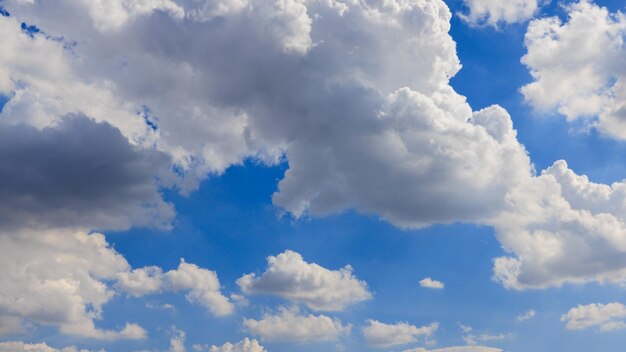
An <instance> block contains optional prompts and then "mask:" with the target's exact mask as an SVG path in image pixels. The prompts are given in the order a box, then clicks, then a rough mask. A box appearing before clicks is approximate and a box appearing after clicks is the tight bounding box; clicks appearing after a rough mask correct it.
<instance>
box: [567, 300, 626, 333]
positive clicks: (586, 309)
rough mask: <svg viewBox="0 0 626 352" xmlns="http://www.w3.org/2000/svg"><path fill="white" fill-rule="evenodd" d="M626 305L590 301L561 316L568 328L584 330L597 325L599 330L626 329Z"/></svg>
mask: <svg viewBox="0 0 626 352" xmlns="http://www.w3.org/2000/svg"><path fill="white" fill-rule="evenodd" d="M625 318H626V306H624V305H623V304H621V303H617V302H613V303H608V304H601V303H592V304H588V305H579V306H577V307H575V308H572V309H570V310H569V311H568V312H567V313H566V314H564V315H563V316H562V317H561V321H562V322H566V325H565V327H566V328H567V329H568V330H584V329H588V328H591V327H598V328H599V329H600V331H602V332H607V331H612V330H621V329H626V322H625V321H624V319H625Z"/></svg>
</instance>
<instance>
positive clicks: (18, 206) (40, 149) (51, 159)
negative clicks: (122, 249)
mask: <svg viewBox="0 0 626 352" xmlns="http://www.w3.org/2000/svg"><path fill="white" fill-rule="evenodd" d="M0 160H2V163H0V180H2V182H0V199H2V200H3V201H2V203H1V204H0V226H3V227H13V226H52V227H64V226H72V227H76V226H83V227H92V228H93V227H95V228H109V229H123V228H128V227H130V226H131V225H152V226H158V227H167V226H168V225H169V223H170V221H171V220H172V217H173V215H174V210H173V207H172V206H171V205H170V204H169V203H166V202H165V201H163V200H162V198H161V195H160V194H159V192H158V188H157V187H158V185H157V179H156V176H157V175H158V174H159V173H161V172H162V170H163V169H165V170H167V165H168V158H167V157H166V156H165V155H164V154H162V153H158V152H153V151H142V150H140V149H138V148H136V147H134V146H133V145H131V144H130V143H129V142H128V140H127V139H126V138H125V137H124V136H122V135H121V133H120V132H119V130H118V129H116V128H115V127H113V126H111V125H109V124H107V123H96V122H94V121H93V120H90V119H88V118H86V117H84V116H70V117H66V118H64V119H62V120H61V121H60V122H59V123H58V125H56V126H52V127H46V128H44V129H37V128H35V127H32V126H28V125H23V124H18V125H12V126H7V125H2V126H0Z"/></svg>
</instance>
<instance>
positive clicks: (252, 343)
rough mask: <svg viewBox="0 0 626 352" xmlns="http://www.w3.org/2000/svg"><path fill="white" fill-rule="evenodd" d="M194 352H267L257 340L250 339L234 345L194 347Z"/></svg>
mask: <svg viewBox="0 0 626 352" xmlns="http://www.w3.org/2000/svg"><path fill="white" fill-rule="evenodd" d="M193 350H194V351H198V352H200V351H208V352H267V350H266V349H265V348H263V346H261V345H260V344H259V342H258V341H257V340H254V339H252V340H250V339H249V338H247V337H246V338H244V339H243V340H241V341H239V342H237V343H235V344H232V343H230V342H226V343H225V344H223V345H221V346H215V345H213V346H211V347H209V346H201V345H194V347H193Z"/></svg>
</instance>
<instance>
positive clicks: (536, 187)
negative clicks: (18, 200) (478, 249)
mask: <svg viewBox="0 0 626 352" xmlns="http://www.w3.org/2000/svg"><path fill="white" fill-rule="evenodd" d="M494 3H495V2H494ZM501 3H504V2H501ZM513 3H514V2H509V3H507V4H513ZM3 4H5V6H6V8H7V9H8V10H9V12H10V13H11V16H8V17H5V16H2V17H0V33H2V38H3V48H5V49H6V50H3V51H2V52H1V53H0V91H1V92H2V93H3V94H4V95H6V96H9V97H10V100H9V101H8V102H7V104H6V105H5V106H4V108H3V110H2V113H1V116H0V117H2V118H1V119H0V121H2V123H3V124H7V125H14V124H17V123H28V124H31V125H33V126H34V127H35V128H37V129H39V130H44V129H45V128H46V127H51V126H55V125H56V124H57V123H58V122H59V120H60V119H62V117H63V116H66V115H67V114H68V113H71V112H77V111H79V112H83V113H84V114H86V115H88V116H90V117H92V118H93V119H95V120H96V121H99V122H107V123H109V124H110V125H112V126H114V127H116V128H118V129H119V131H120V133H121V134H122V135H123V136H124V137H125V138H126V139H127V140H128V142H129V143H130V144H131V145H133V146H134V147H137V148H140V149H141V150H144V151H145V150H150V151H151V152H154V153H163V154H165V155H167V157H168V158H169V161H168V163H170V165H169V166H171V167H172V168H173V169H174V170H175V171H176V172H175V173H176V175H177V177H173V176H172V177H171V179H168V180H167V182H164V183H165V184H167V185H174V184H175V186H176V187H179V188H180V189H181V190H183V191H190V190H192V189H193V188H194V187H195V186H196V185H197V184H198V182H199V181H200V180H202V179H203V178H204V177H206V176H207V175H210V174H216V173H220V172H223V171H224V170H226V169H227V168H228V167H229V166H231V165H233V164H238V163H241V162H242V161H243V160H245V159H246V158H255V159H259V160H262V161H264V162H266V163H268V164H272V163H275V162H279V161H280V160H287V162H288V170H287V171H286V173H285V175H284V177H283V178H282V180H280V182H279V185H278V191H277V192H276V193H275V194H274V195H273V198H272V199H273V202H274V204H275V205H277V206H278V207H281V208H282V209H284V210H285V211H287V212H289V213H291V214H293V215H294V216H296V217H298V216H323V215H326V214H330V213H336V212H339V211H342V210H345V209H355V210H357V211H359V212H361V213H365V214H376V215H378V216H380V217H381V218H383V219H385V220H387V221H389V222H391V223H393V224H394V225H396V226H399V227H403V228H418V227H422V226H428V225H430V224H433V223H452V222H458V221H462V222H472V223H478V224H487V225H492V226H495V228H496V231H497V234H498V239H499V240H500V241H501V243H502V245H503V248H504V249H505V250H506V251H508V252H509V253H510V255H507V256H506V257H503V258H498V259H497V260H496V261H495V264H494V278H496V280H498V281H499V282H501V283H502V284H504V285H505V286H506V287H510V288H516V289H524V288H530V287H535V288H541V287H547V286H551V285H560V284H562V283H565V282H587V281H611V282H617V281H623V280H624V278H626V276H625V275H624V273H625V272H626V263H625V262H624V261H623V259H622V258H623V255H620V254H622V247H621V243H620V237H619V236H618V234H619V233H620V231H622V228H623V227H624V223H623V221H622V218H621V215H620V214H618V213H602V212H597V211H596V210H595V208H591V209H588V208H587V205H584V204H583V205H581V204H578V203H576V202H577V200H576V199H577V198H576V197H575V196H573V195H572V193H571V192H569V191H567V192H566V191H564V190H563V189H564V188H563V184H564V183H563V182H565V181H563V180H561V179H559V178H558V177H556V176H554V175H552V174H550V173H549V172H548V173H542V174H540V175H539V176H536V175H535V172H534V170H533V167H532V164H531V162H530V160H529V157H528V155H527V153H526V151H525V149H524V147H523V146H522V145H521V144H520V143H519V142H518V141H517V138H516V132H515V130H514V129H513V126H512V122H511V118H510V116H509V115H508V113H507V112H506V111H505V110H504V109H502V108H500V107H498V106H491V107H487V108H485V109H483V110H480V111H473V110H472V108H471V107H470V106H469V104H467V102H466V100H465V97H463V96H461V95H459V94H457V93H456V92H455V91H454V90H453V88H452V87H451V86H450V85H449V79H450V78H451V77H452V76H454V75H455V74H456V73H457V72H458V70H459V69H460V63H459V60H458V57H457V55H456V49H455V43H454V41H453V40H452V38H451V36H450V35H449V33H448V32H449V29H450V19H451V16H452V15H451V13H450V11H449V9H448V8H447V6H446V5H445V3H444V2H443V1H441V0H412V1H399V0H391V1H385V2H373V3H371V4H370V3H365V2H339V1H316V0H306V1H305V0H294V1H238V0H231V1H219V2H210V3H207V2H197V1H182V0H181V1H178V2H175V3H174V2H173V1H169V0H158V1H157V0H150V1H148V0H146V1H143V2H141V3H135V2H133V4H131V2H128V1H122V0H117V1H114V2H112V3H111V5H110V6H103V7H101V8H98V10H99V11H100V12H99V13H98V15H97V16H95V15H93V14H92V12H91V11H92V10H91V9H90V6H91V5H85V4H86V2H84V1H69V0H63V1H57V2H55V3H54V4H51V3H48V2H32V3H29V2H23V1H5V2H3ZM134 6H139V7H134ZM507 6H509V5H507ZM494 8H495V7H494ZM521 8H523V9H526V8H527V7H524V6H521ZM490 9H491V7H490ZM569 9H570V10H569V11H570V14H571V16H570V19H569V20H568V22H567V23H566V24H562V23H559V22H558V20H556V19H544V20H539V21H536V22H533V24H532V25H531V26H530V27H529V31H528V35H527V38H526V42H527V46H528V48H529V52H528V54H527V55H526V57H525V58H524V62H525V63H526V64H527V65H528V66H529V67H531V71H532V74H533V76H534V77H535V82H533V83H531V84H530V85H528V86H526V87H525V88H523V92H524V94H525V96H526V98H527V99H529V101H539V102H541V104H537V103H536V104H535V105H542V106H553V105H555V104H557V105H559V104H560V105H562V106H563V108H562V109H561V110H562V111H563V112H564V113H565V114H568V113H569V112H570V111H571V112H572V114H574V115H580V113H581V112H582V113H585V114H587V113H598V111H599V112H600V114H601V117H600V122H599V126H607V127H606V128H605V127H601V128H605V129H606V130H610V131H624V130H626V129H624V128H614V127H611V128H609V126H610V125H608V124H607V122H602V121H609V120H611V119H607V118H604V117H602V116H621V115H620V112H621V110H622V109H621V108H620V106H621V105H620V104H621V103H620V102H621V101H622V100H623V99H622V95H623V94H622V90H623V89H622V88H623V86H624V84H622V83H621V81H622V79H621V78H620V77H621V76H623V75H622V72H623V68H622V66H620V65H619V63H621V62H622V61H623V60H621V59H620V58H621V57H622V56H623V48H622V47H621V44H620V45H618V44H619V43H621V41H620V40H621V37H622V36H623V23H624V20H623V15H621V14H614V15H609V14H608V12H607V11H606V10H604V9H601V8H599V7H597V6H595V5H592V4H591V3H589V2H586V1H582V2H580V3H576V4H574V5H571V6H570V7H569ZM494 11H495V10H494ZM496 12H497V11H496ZM67 13H73V14H76V15H75V16H66V14H67ZM501 13H502V14H506V15H500V16H496V17H502V18H505V20H506V19H509V18H515V17H514V16H513V17H507V16H508V12H506V11H503V12H501ZM99 18H100V19H99ZM489 18H492V17H489ZM578 20H580V21H578ZM22 22H25V23H34V24H36V25H37V26H38V27H39V28H41V32H40V33H37V34H32V35H30V36H29V35H26V34H25V33H23V32H22V30H21V29H20V24H21V23H22ZM577 23H580V24H577ZM580 28H584V29H585V30H584V31H583V30H581V29H580ZM588 28H591V29H592V30H587V29H588ZM598 31H600V32H598ZM189 33H194V35H189ZM586 36H590V37H586ZM594 36H596V37H597V38H598V39H597V40H596V39H594V38H596V37H594ZM563 38H565V39H567V38H590V39H585V40H582V41H574V40H573V39H572V40H563ZM569 42H571V43H577V42H585V43H592V44H593V45H589V48H586V47H585V48H582V49H585V50H584V51H581V50H582V49H581V50H578V49H579V48H577V50H576V51H577V52H581V53H582V54H580V55H579V56H578V58H575V60H572V58H571V57H570V56H571V55H569V53H570V52H572V51H571V50H569V49H567V47H568V45H569V46H572V45H574V44H571V43H570V44H566V45H564V46H562V48H566V49H563V50H561V49H562V48H561V46H560V44H562V43H569ZM232 43H238V45H232ZM577 46H578V44H577ZM545 47H549V48H551V49H550V50H544V49H545ZM553 47H554V48H553ZM598 47H599V48H600V49H598ZM534 48H537V50H534ZM553 49H554V50H553ZM605 49H606V50H605ZM546 53H548V54H546ZM554 53H556V54H559V55H561V56H562V57H564V58H565V59H558V60H553V59H552V57H551V56H550V55H552V54H554ZM598 53H601V54H598ZM544 54H545V55H544ZM597 57H601V59H598V60H600V61H598V60H596V58H597ZM563 62H570V63H571V64H568V65H569V66H568V65H562V63H563ZM544 63H546V65H544ZM556 63H558V64H556ZM551 65H552V66H551ZM544 66H545V67H547V69H546V70H544V69H543V67H544ZM569 67H572V69H571V71H572V72H574V73H575V75H572V77H576V78H575V79H573V80H572V81H570V80H565V79H563V77H565V76H567V75H560V74H561V73H563V72H565V73H568V72H569V71H568V70H569ZM598 67H600V68H598ZM609 71H610V72H618V73H617V74H611V73H610V72H609ZM547 72H555V74H554V75H551V74H550V73H547ZM576 75H578V76H576ZM544 82H547V83H546V84H547V85H546V86H545V87H544V88H545V89H544V88H542V85H543V84H544ZM554 82H559V83H554ZM562 82H564V83H563V84H562V85H561V84H560V83H562ZM568 82H569V83H568ZM571 82H576V84H571ZM580 82H583V83H580ZM598 82H600V83H598ZM607 82H609V83H607ZM553 83H554V84H553ZM573 86H576V87H580V88H581V90H578V91H577V92H583V93H576V94H574V95H571V94H570V93H569V90H568V89H569V88H570V87H573ZM563 87H565V88H563ZM606 87H609V88H610V89H605V88H606ZM598 89H599V91H602V93H598V92H599V91H598ZM561 96H566V98H565V99H561V98H560V97H561ZM554 97H556V98H554ZM579 98H581V99H579ZM562 101H565V102H572V104H573V105H572V104H569V103H566V104H561V102H562ZM573 102H584V103H581V104H580V106H584V107H585V108H584V109H583V108H579V107H578V105H576V104H577V103H576V104H574V103H573ZM598 102H601V103H598ZM604 102H610V104H609V105H606V104H605V103H604ZM570 105H571V106H570ZM574 105H576V106H574ZM598 106H603V107H606V106H608V108H597V107H598ZM581 109H582V110H581ZM612 121H617V119H613V120H612ZM616 123H617V122H616ZM603 124H604V125H603ZM616 133H617V132H616ZM555 167H558V164H557V165H556V166H555ZM151 172H153V173H154V172H157V170H152V171H151ZM160 181H162V180H161V179H160ZM150 185H151V186H152V185H153V184H152V183H150ZM157 189H158V188H157ZM152 197H156V196H155V195H154V193H152ZM140 198H141V197H140V196H138V198H136V199H135V201H137V200H139V199H140ZM152 199H153V201H154V200H156V204H160V203H159V200H158V199H157V198H152ZM131 203H132V204H136V203H133V201H130V200H129V203H127V204H131ZM161 205H163V204H162V203H161ZM601 206H602V207H604V206H605V205H601ZM607 207H608V206H607ZM157 208H158V209H161V208H160V207H157ZM165 208H167V206H166V207H165ZM609 208H610V207H608V208H607V209H609ZM616 209H617V208H616ZM609 210H610V209H609ZM140 215H142V214H141V213H140V214H139V215H137V214H135V215H132V217H133V218H134V217H138V218H139V219H133V220H132V221H131V220H128V222H126V223H123V225H124V226H129V225H128V224H133V225H134V224H141V223H142V222H144V221H142V220H141V219H142V218H141V216H140ZM143 215H145V214H143ZM143 219H144V220H145V218H143ZM105 225H108V224H105ZM103 226H104V225H103ZM581 251H582V252H581ZM570 253H582V254H581V255H580V256H579V255H576V256H573V255H569V254H570ZM590 264H593V265H590ZM343 275H347V274H345V273H344V274H343ZM248 278H249V277H248ZM260 278H262V276H261V277H260ZM353 279H354V278H353ZM354 280H356V279H354ZM292 283H293V282H292ZM314 292H316V294H319V292H321V291H314ZM363 292H366V291H364V290H361V293H363ZM344 293H345V292H344ZM281 294H284V295H285V296H287V294H286V293H285V292H281ZM320 297H322V296H313V297H306V296H304V295H302V294H300V293H299V294H296V295H294V296H292V297H287V298H288V299H291V300H294V301H301V302H302V303H305V304H307V305H308V306H309V307H311V308H313V309H320V310H325V309H326V310H338V309H342V308H343V307H344V306H346V305H347V304H350V303H351V302H352V300H354V299H355V297H354V296H351V297H350V298H349V299H347V300H346V301H341V300H339V303H337V304H336V306H333V303H332V302H329V301H324V299H323V298H320ZM358 297H360V298H358V299H361V300H362V299H364V298H365V296H364V295H361V296H358Z"/></svg>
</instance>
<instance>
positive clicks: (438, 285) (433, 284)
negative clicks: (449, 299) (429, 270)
mask: <svg viewBox="0 0 626 352" xmlns="http://www.w3.org/2000/svg"><path fill="white" fill-rule="evenodd" d="M420 286H422V287H425V288H432V289H435V290H441V289H443V288H444V287H445V285H444V283H443V282H441V281H437V280H433V279H432V278H430V277H427V278H424V279H421V280H420Z"/></svg>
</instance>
